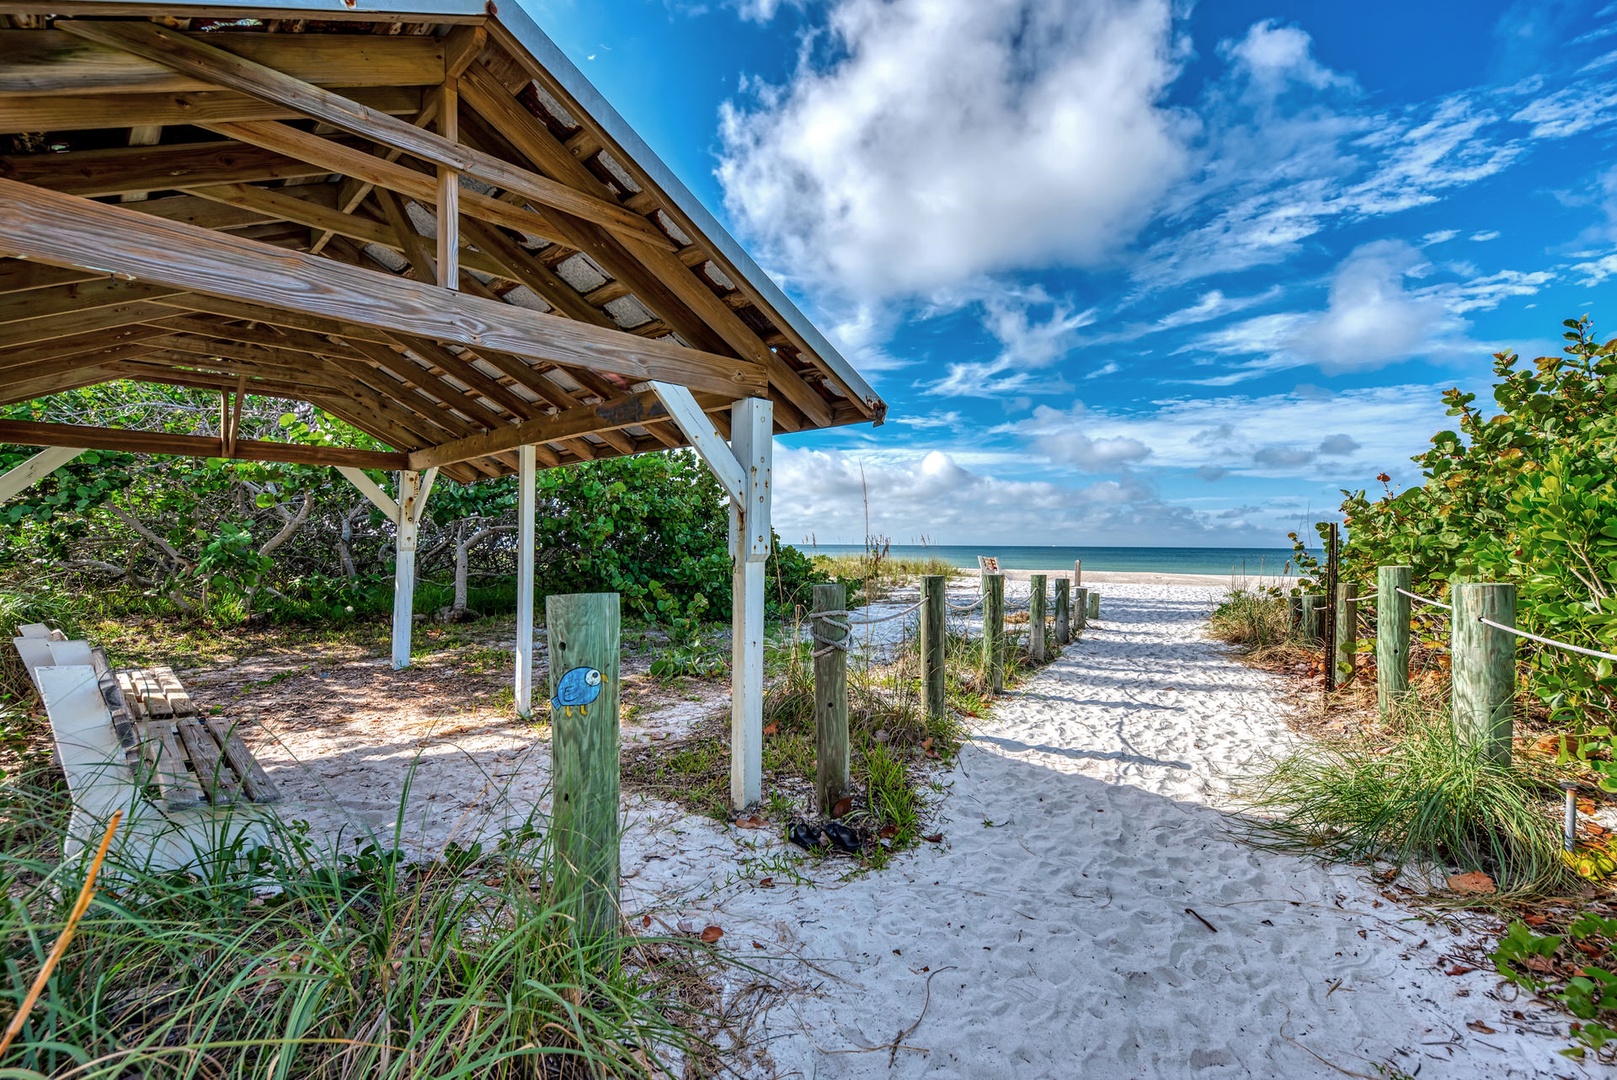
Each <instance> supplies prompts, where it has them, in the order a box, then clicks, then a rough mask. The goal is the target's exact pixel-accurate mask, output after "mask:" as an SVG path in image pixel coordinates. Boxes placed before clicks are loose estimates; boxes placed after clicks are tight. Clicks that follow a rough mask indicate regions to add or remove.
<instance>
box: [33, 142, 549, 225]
mask: <svg viewBox="0 0 1617 1080" xmlns="http://www.w3.org/2000/svg"><path fill="white" fill-rule="evenodd" d="M203 126H204V127H206V128H207V129H208V130H210V131H212V132H214V133H215V134H218V135H226V136H229V137H230V138H232V139H235V140H238V141H239V142H240V143H248V144H251V145H252V146H256V147H258V148H259V150H261V151H263V152H265V153H271V154H277V155H280V156H283V157H284V156H290V157H296V158H298V159H299V160H300V161H305V162H308V163H309V164H310V165H311V166H318V167H320V168H322V169H323V170H324V171H326V172H333V173H341V174H342V175H344V176H349V177H353V178H354V179H355V180H358V181H362V182H363V183H365V184H368V185H374V186H376V187H383V188H387V189H388V190H389V191H396V192H398V193H399V194H400V195H406V196H408V197H410V198H412V199H414V200H416V201H417V202H420V203H422V204H423V205H431V204H432V203H433V202H434V201H435V200H436V199H437V197H438V181H437V180H436V179H435V178H433V177H431V176H429V175H427V174H426V173H423V172H420V171H418V170H416V169H412V168H409V167H408V166H405V165H400V164H398V163H397V162H394V161H390V160H388V159H387V158H384V157H377V156H376V155H375V154H372V153H370V152H368V151H366V150H362V149H357V148H355V147H353V146H350V145H348V144H346V143H343V142H340V141H338V140H336V139H326V138H321V137H320V136H319V135H311V134H310V133H309V132H307V131H301V130H299V129H298V128H295V127H292V126H291V125H289V124H275V123H245V124H205V125H203ZM53 186H54V185H53ZM460 198H461V213H463V214H468V215H471V216H473V217H477V218H481V219H483V220H485V221H492V222H495V223H497V224H500V225H504V226H507V227H508V228H512V229H519V230H521V231H522V232H524V233H527V234H528V235H530V236H537V237H540V238H542V239H545V240H551V241H560V240H561V239H562V236H561V233H560V232H559V231H558V230H557V229H556V226H555V224H554V223H553V222H551V220H550V219H549V218H548V217H545V216H544V215H542V214H538V213H535V212H534V211H532V210H528V209H525V208H523V207H520V206H513V205H511V204H510V203H508V202H502V201H501V200H499V199H495V198H492V197H490V196H488V195H483V194H480V193H478V192H475V191H463V192H461V197H460ZM356 205H357V203H356Z"/></svg>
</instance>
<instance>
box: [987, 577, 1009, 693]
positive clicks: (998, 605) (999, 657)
mask: <svg viewBox="0 0 1617 1080" xmlns="http://www.w3.org/2000/svg"><path fill="white" fill-rule="evenodd" d="M983 682H984V684H985V685H986V686H987V687H988V692H989V693H990V694H1002V693H1004V692H1005V575H1004V574H984V575H983Z"/></svg>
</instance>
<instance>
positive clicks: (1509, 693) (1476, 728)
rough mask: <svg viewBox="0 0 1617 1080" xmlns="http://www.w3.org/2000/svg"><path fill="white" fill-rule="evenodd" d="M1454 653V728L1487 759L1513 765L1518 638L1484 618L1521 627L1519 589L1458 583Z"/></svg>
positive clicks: (1451, 628) (1452, 631) (1453, 620)
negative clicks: (1517, 605)
mask: <svg viewBox="0 0 1617 1080" xmlns="http://www.w3.org/2000/svg"><path fill="white" fill-rule="evenodd" d="M1451 592H1452V594H1453V595H1452V599H1453V603H1454V613H1453V616H1452V620H1451V627H1450V635H1451V636H1450V646H1449V647H1450V651H1451V660H1452V666H1453V679H1454V690H1453V697H1454V728H1455V730H1456V731H1457V732H1458V733H1459V735H1460V737H1461V738H1462V739H1465V740H1467V741H1469V742H1472V743H1474V744H1477V745H1480V746H1481V747H1482V751H1483V754H1484V756H1485V757H1486V758H1487V759H1488V760H1489V761H1493V762H1497V763H1498V764H1501V765H1508V764H1510V741H1511V737H1512V735H1513V733H1514V726H1515V715H1514V714H1515V706H1516V636H1515V635H1514V634H1508V633H1506V632H1505V631H1503V630H1499V629H1496V628H1494V627H1492V626H1486V625H1484V624H1483V623H1482V622H1480V621H1479V620H1481V619H1483V618H1488V619H1492V620H1493V621H1494V622H1497V623H1500V624H1501V625H1504V626H1515V625H1516V586H1514V585H1501V584H1496V583H1493V582H1486V583H1483V582H1470V583H1465V584H1457V585H1455V586H1454V587H1453V589H1452V590H1451Z"/></svg>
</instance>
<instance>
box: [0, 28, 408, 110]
mask: <svg viewBox="0 0 1617 1080" xmlns="http://www.w3.org/2000/svg"><path fill="white" fill-rule="evenodd" d="M0 33H3V31H0ZM384 40H385V39H384ZM3 47H4V46H3V45H0V48H3ZM0 55H3V54H0ZM124 55H128V54H124ZM0 70H3V69H0ZM0 77H3V76H0ZM340 93H341V94H342V95H343V96H344V97H348V98H352V99H353V100H354V101H356V102H358V103H360V104H361V105H364V106H365V107H366V108H368V109H375V110H376V111H378V112H385V113H393V114H395V115H409V114H413V113H416V112H419V111H420V110H421V91H420V90H416V89H409V88H405V87H395V86H384V87H375V88H362V87H344V88H343V89H342V90H341V91H340ZM298 116H299V114H298V112H297V111H296V110H294V109H289V108H287V107H286V106H284V105H276V104H273V103H271V102H268V101H261V100H260V99H258V98H255V97H250V96H248V95H247V94H237V93H234V92H233V91H229V90H211V91H184V92H180V93H161V94H142V93H119V94H108V95H106V96H100V95H97V96H95V97H88V96H78V95H71V94H67V95H64V94H54V93H44V94H24V95H17V96H11V95H0V134H9V133H17V132H24V131H90V130H94V129H97V128H119V127H133V126H135V125H137V124H155V125H161V126H173V125H176V124H209V123H214V124H226V123H238V122H243V121H248V120H295V119H297V118H298Z"/></svg>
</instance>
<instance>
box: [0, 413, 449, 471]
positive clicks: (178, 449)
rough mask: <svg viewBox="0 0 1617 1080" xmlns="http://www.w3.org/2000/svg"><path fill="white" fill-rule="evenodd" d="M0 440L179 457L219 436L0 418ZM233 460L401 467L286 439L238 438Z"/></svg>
mask: <svg viewBox="0 0 1617 1080" xmlns="http://www.w3.org/2000/svg"><path fill="white" fill-rule="evenodd" d="M0 441H3V442H12V443H21V444H22V445H24V446H81V447H84V448H86V449H89V450H127V451H129V452H130V453H134V454H175V455H178V456H180V457H218V456H219V440H218V439H213V438H208V437H206V436H202V435H167V434H163V433H161V432H156V431H126V430H124V429H122V428H104V427H85V426H82V425H79V424H41V423H36V422H34V421H32V420H0ZM235 457H236V459H237V460H239V461H284V462H289V463H291V464H295V465H353V466H355V467H357V468H361V469H402V468H404V467H405V466H406V464H407V460H406V458H405V455H403V454H388V453H381V452H378V451H374V450H353V449H350V448H348V447H346V446H300V445H295V444H292V443H273V442H260V441H258V440H256V439H242V440H240V441H238V442H237V443H236V454H235ZM457 460H459V459H457Z"/></svg>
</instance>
